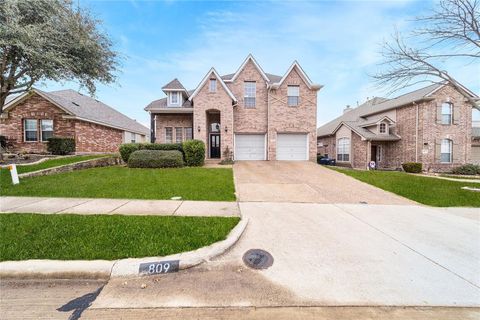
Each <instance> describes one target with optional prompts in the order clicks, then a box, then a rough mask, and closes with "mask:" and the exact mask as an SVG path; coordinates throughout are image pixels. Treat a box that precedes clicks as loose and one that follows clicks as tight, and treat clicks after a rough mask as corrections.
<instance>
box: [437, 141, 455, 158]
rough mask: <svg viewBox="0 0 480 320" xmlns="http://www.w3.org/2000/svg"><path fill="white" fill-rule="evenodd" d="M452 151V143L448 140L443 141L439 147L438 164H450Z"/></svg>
mask: <svg viewBox="0 0 480 320" xmlns="http://www.w3.org/2000/svg"><path fill="white" fill-rule="evenodd" d="M452 149H453V141H452V140H450V139H443V140H442V144H441V146H440V162H441V163H451V162H452Z"/></svg>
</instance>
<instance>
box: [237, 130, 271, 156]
mask: <svg viewBox="0 0 480 320" xmlns="http://www.w3.org/2000/svg"><path fill="white" fill-rule="evenodd" d="M234 157H235V160H266V151H265V135H264V134H235V155H234Z"/></svg>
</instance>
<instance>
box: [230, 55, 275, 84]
mask: <svg viewBox="0 0 480 320" xmlns="http://www.w3.org/2000/svg"><path fill="white" fill-rule="evenodd" d="M249 61H250V62H252V63H253V65H254V66H255V67H256V68H257V70H258V71H259V72H260V74H261V76H262V78H263V79H265V81H267V82H269V81H270V79H269V78H268V76H267V75H266V73H265V72H263V70H262V68H261V67H260V65H259V64H258V63H257V61H256V60H255V58H254V57H253V55H252V54H249V55H248V56H247V58H246V59H245V61H243V63H242V64H241V65H240V68H238V70H237V72H235V73H234V74H233V76H232V77H231V78H229V79H228V80H225V81H227V82H231V81H235V79H236V78H237V77H238V75H239V74H240V72H242V70H243V69H244V68H245V66H246V65H247V63H248V62H249Z"/></svg>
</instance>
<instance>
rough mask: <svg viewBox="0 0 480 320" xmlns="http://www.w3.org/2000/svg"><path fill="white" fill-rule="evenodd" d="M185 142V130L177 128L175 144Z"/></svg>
mask: <svg viewBox="0 0 480 320" xmlns="http://www.w3.org/2000/svg"><path fill="white" fill-rule="evenodd" d="M182 141H183V128H175V142H176V143H182Z"/></svg>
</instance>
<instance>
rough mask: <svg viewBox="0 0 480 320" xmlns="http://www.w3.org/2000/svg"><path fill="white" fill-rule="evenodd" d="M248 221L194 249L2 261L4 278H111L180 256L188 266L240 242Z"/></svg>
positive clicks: (0, 269)
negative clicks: (134, 255) (114, 257)
mask: <svg viewBox="0 0 480 320" xmlns="http://www.w3.org/2000/svg"><path fill="white" fill-rule="evenodd" d="M247 225H248V218H246V217H240V221H239V222H238V223H237V225H236V226H235V227H234V228H233V229H232V230H230V232H229V234H228V235H227V237H226V238H225V239H224V240H221V241H217V242H214V243H212V244H210V245H209V246H206V247H202V248H198V249H196V250H193V251H187V252H180V253H176V254H173V255H168V256H163V257H144V258H128V259H118V260H49V259H32V260H23V261H2V262H0V279H11V278H14V279H17V278H35V279H41V278H50V279H52V278H55V279H73V278H84V279H105V280H107V279H109V278H111V277H136V276H139V272H138V271H139V266H140V263H145V262H157V261H162V260H180V265H179V269H180V270H183V269H188V268H192V267H195V266H198V265H200V264H202V263H204V262H207V261H209V260H211V259H213V258H215V257H217V256H219V255H221V254H223V253H225V252H226V251H228V250H229V249H230V248H231V247H233V246H234V245H235V243H237V241H238V239H240V237H241V236H242V234H243V232H244V231H245V229H246V227H247Z"/></svg>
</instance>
